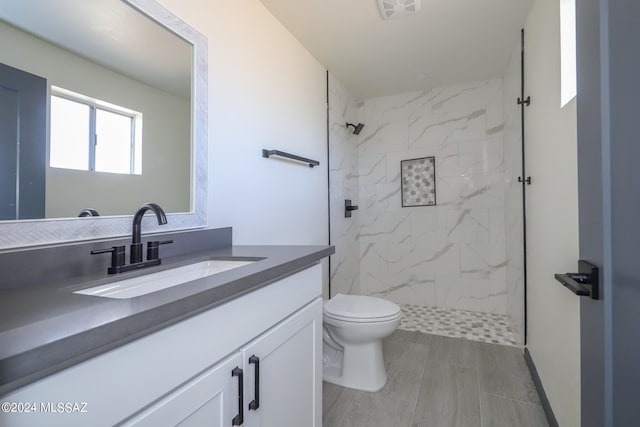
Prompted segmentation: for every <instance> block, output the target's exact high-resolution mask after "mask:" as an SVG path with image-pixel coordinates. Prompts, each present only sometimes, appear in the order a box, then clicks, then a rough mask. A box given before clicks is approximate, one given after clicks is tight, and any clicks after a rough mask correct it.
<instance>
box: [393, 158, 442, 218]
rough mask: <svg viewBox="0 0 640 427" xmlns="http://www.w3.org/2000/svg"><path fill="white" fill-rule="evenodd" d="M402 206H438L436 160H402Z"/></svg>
mask: <svg viewBox="0 0 640 427" xmlns="http://www.w3.org/2000/svg"><path fill="white" fill-rule="evenodd" d="M400 170H401V173H402V181H401V183H402V206H403V207H411V206H433V205H435V204H436V158H435V157H423V158H421V159H410V160H402V161H401V162H400Z"/></svg>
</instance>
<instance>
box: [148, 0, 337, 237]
mask: <svg viewBox="0 0 640 427" xmlns="http://www.w3.org/2000/svg"><path fill="white" fill-rule="evenodd" d="M160 2H161V3H162V4H163V5H165V6H166V7H167V8H169V9H170V10H171V11H172V12H173V13H175V14H176V15H178V16H179V17H180V18H181V19H183V20H184V21H185V22H187V23H188V24H189V25H191V26H192V27H194V28H196V29H197V30H198V31H200V32H201V33H203V34H204V35H205V36H206V37H207V38H208V39H209V148H210V149H209V193H208V194H209V202H208V206H209V215H208V216H209V218H208V220H209V226H210V227H223V226H232V227H233V239H234V243H235V244H327V242H328V227H327V218H328V213H327V197H328V196H327V134H326V117H327V113H326V109H327V106H326V75H325V69H324V68H323V67H322V66H321V65H320V63H319V62H318V61H317V60H316V59H314V58H313V57H312V56H311V54H310V53H309V52H308V51H307V50H305V49H304V48H303V47H302V45H301V44H300V43H299V42H298V41H297V40H296V39H295V38H294V37H293V36H292V35H291V34H290V33H289V32H288V31H287V30H286V29H285V28H284V27H283V26H282V25H281V24H280V23H279V22H278V21H277V20H276V19H275V18H274V17H273V15H271V14H270V13H269V12H268V11H267V10H266V8H265V7H264V6H263V5H262V3H261V2H260V1H258V0H245V1H222V0H216V1H211V0H189V1H185V0H161V1H160ZM263 148H267V149H279V150H282V151H289V152H292V153H294V154H298V155H301V156H303V157H308V158H311V159H315V160H319V161H320V167H316V168H309V167H308V166H304V165H301V164H298V163H291V162H286V161H279V160H274V159H264V158H262V157H261V150H262V149H263Z"/></svg>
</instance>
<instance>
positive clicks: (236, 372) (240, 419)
mask: <svg viewBox="0 0 640 427" xmlns="http://www.w3.org/2000/svg"><path fill="white" fill-rule="evenodd" d="M231 376H232V377H238V415H236V416H235V417H234V418H233V421H232V423H231V425H233V426H241V425H242V423H244V412H243V410H244V408H243V407H244V402H243V396H244V379H243V377H244V375H243V373H242V369H240V368H238V367H236V368H234V369H233V370H232V371H231Z"/></svg>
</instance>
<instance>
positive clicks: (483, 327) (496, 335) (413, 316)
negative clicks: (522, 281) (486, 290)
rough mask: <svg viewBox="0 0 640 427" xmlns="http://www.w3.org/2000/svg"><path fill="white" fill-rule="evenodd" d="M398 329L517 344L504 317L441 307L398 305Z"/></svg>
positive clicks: (495, 342) (494, 342)
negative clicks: (399, 307)
mask: <svg viewBox="0 0 640 427" xmlns="http://www.w3.org/2000/svg"><path fill="white" fill-rule="evenodd" d="M400 306H401V308H402V320H401V321H400V329H404V330H406V331H418V332H424V333H427V334H436V335H444V336H447V337H454V338H466V339H468V340H472V341H482V342H488V343H493V344H503V345H513V346H517V345H519V344H518V342H517V340H516V337H515V335H514V334H513V331H512V330H511V326H510V325H509V322H508V319H507V316H504V315H501V314H492V313H478V312H475V311H465V310H455V309H452V308H442V307H424V306H419V305H409V304H400Z"/></svg>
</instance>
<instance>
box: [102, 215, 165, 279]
mask: <svg viewBox="0 0 640 427" xmlns="http://www.w3.org/2000/svg"><path fill="white" fill-rule="evenodd" d="M147 211H152V212H153V213H155V214H156V218H158V225H163V224H166V223H167V215H166V214H165V213H164V210H163V209H162V208H161V207H160V206H158V205H157V204H155V203H145V204H144V205H142V206H140V208H139V209H138V210H137V211H136V213H135V214H134V215H133V227H132V233H131V250H130V254H129V261H130V263H129V265H125V252H124V251H125V247H124V246H114V247H112V248H109V249H99V250H94V251H91V254H92V255H95V254H103V253H111V266H110V267H109V268H108V270H107V272H108V273H109V274H115V273H123V272H125V271H131V270H137V269H139V268H144V267H151V266H153V265H159V264H160V257H159V256H158V255H159V254H158V246H160V245H165V244H167V243H173V240H165V241H161V242H160V241H154V242H148V243H147V260H146V261H143V259H142V242H141V240H142V236H141V235H142V217H143V216H144V214H145V213H146V212H147Z"/></svg>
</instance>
